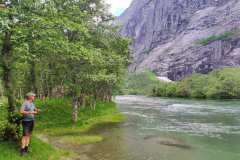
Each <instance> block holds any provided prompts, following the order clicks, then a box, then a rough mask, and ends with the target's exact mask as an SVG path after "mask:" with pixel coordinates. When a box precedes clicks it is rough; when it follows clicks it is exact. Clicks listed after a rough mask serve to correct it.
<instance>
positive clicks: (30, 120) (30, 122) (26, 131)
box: [20, 92, 39, 156]
mask: <svg viewBox="0 0 240 160" xmlns="http://www.w3.org/2000/svg"><path fill="white" fill-rule="evenodd" d="M35 96H36V95H35V94H34V93H32V92H29V93H27V94H26V100H25V102H24V103H23V104H22V107H21V109H20V113H21V114H22V115H23V120H22V126H23V137H22V141H21V142H22V144H21V151H20V154H21V156H24V155H26V154H27V153H28V146H29V143H30V138H31V134H32V131H33V128H34V116H35V114H37V113H38V112H39V110H38V109H37V108H36V107H35V105H34V103H33V102H34V100H35Z"/></svg>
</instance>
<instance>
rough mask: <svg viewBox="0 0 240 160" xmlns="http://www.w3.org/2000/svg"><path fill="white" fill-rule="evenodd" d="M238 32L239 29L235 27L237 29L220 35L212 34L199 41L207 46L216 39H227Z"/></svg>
mask: <svg viewBox="0 0 240 160" xmlns="http://www.w3.org/2000/svg"><path fill="white" fill-rule="evenodd" d="M238 33H239V29H235V30H232V31H226V32H224V33H222V34H219V35H212V36H210V37H207V38H204V39H201V40H199V41H198V43H199V44H201V45H203V46H206V45H208V44H210V43H212V42H215V41H220V40H227V39H229V38H232V37H233V36H234V35H236V34H238Z"/></svg>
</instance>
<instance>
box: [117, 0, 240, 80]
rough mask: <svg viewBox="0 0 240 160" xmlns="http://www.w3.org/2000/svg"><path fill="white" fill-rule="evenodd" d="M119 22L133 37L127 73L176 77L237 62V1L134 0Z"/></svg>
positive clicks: (239, 35)
mask: <svg viewBox="0 0 240 160" xmlns="http://www.w3.org/2000/svg"><path fill="white" fill-rule="evenodd" d="M117 22H118V23H120V24H121V26H122V29H121V34H122V35H123V36H126V37H130V38H131V39H132V40H133V42H132V45H131V46H130V48H131V49H132V52H133V55H132V57H133V60H132V64H131V65H130V66H129V70H130V71H131V72H140V71H143V70H145V69H150V70H151V71H153V72H155V73H156V74H157V75H158V76H160V77H168V78H169V79H171V80H180V79H183V78H184V77H186V76H188V75H191V74H192V73H194V72H197V73H203V74H207V73H209V72H210V71H212V70H214V69H218V68H224V67H239V66H240V0H133V2H132V4H131V5H130V7H129V8H128V9H127V10H126V11H125V12H124V13H123V14H122V15H121V16H120V17H119V18H118V19H117Z"/></svg>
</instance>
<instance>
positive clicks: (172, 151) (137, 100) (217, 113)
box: [83, 96, 240, 160]
mask: <svg viewBox="0 0 240 160" xmlns="http://www.w3.org/2000/svg"><path fill="white" fill-rule="evenodd" d="M115 102H116V103H117V104H118V107H119V110H120V111H121V112H122V113H124V114H125V115H126V116H127V120H126V122H124V123H122V124H119V125H105V126H101V127H98V128H96V129H94V130H93V131H91V134H101V135H102V136H103V137H104V138H105V140H104V141H103V142H101V143H98V144H95V145H93V146H91V147H90V148H88V150H87V151H86V152H85V154H87V156H88V157H90V158H91V160H239V159H240V101H234V100H232V101H204V100H184V99H167V98H152V97H145V96H118V97H116V98H115ZM86 147H89V146H86ZM83 151H84V149H83Z"/></svg>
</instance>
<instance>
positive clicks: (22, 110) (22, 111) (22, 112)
mask: <svg viewBox="0 0 240 160" xmlns="http://www.w3.org/2000/svg"><path fill="white" fill-rule="evenodd" d="M20 113H21V114H23V115H29V114H37V113H38V112H37V111H33V112H31V111H25V110H24V109H23V108H21V109H20Z"/></svg>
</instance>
